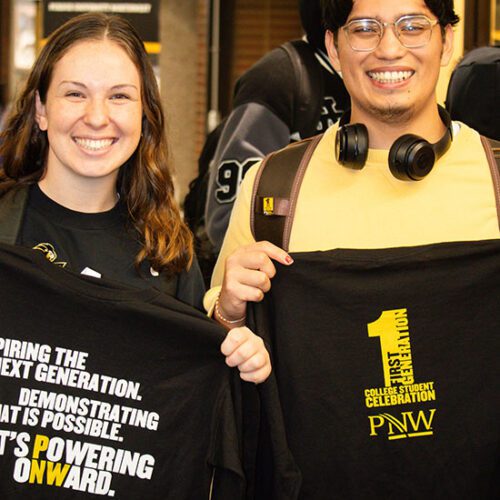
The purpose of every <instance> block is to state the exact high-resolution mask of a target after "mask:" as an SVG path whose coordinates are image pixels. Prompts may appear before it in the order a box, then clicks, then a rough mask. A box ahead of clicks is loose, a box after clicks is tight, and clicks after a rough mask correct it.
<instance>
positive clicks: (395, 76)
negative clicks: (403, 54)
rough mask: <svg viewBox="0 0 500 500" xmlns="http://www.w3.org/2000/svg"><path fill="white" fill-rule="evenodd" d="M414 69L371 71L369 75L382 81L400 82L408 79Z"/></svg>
mask: <svg viewBox="0 0 500 500" xmlns="http://www.w3.org/2000/svg"><path fill="white" fill-rule="evenodd" d="M412 74H413V71H378V72H375V71H370V72H369V73H368V76H369V77H370V78H372V79H373V80H376V81H377V82H380V83H398V82H402V81H404V80H408V78H410V76H411V75H412Z"/></svg>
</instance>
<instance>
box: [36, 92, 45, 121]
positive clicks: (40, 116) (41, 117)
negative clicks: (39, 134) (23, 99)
mask: <svg viewBox="0 0 500 500" xmlns="http://www.w3.org/2000/svg"><path fill="white" fill-rule="evenodd" d="M35 120H36V122H37V123H38V128H39V129H40V130H47V127H48V122H47V113H46V110H45V105H44V104H42V100H41V99H40V94H39V93H38V90H37V91H36V96H35Z"/></svg>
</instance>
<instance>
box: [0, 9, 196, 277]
mask: <svg viewBox="0 0 500 500" xmlns="http://www.w3.org/2000/svg"><path fill="white" fill-rule="evenodd" d="M85 40H111V41H113V42H115V43H117V44H118V45H119V46H120V47H121V48H123V49H124V50H125V52H126V53H127V54H128V56H129V57H130V59H131V60H132V62H133V63H134V64H135V66H136V67H137V69H138V71H139V75H140V78H141V98H142V105H143V119H142V136H141V139H140V142H139V145H138V146H137V149H136V150H135V152H134V154H133V155H132V156H131V157H130V158H129V159H128V160H127V162H126V163H125V164H124V165H122V167H121V168H120V173H119V176H118V185H117V189H118V192H119V193H120V197H121V199H122V200H124V202H125V203H126V206H127V208H128V213H129V216H130V222H131V224H132V226H133V227H134V228H135V229H136V230H137V232H138V234H139V236H140V241H141V244H142V248H141V250H140V252H139V254H138V255H137V256H136V264H137V265H139V263H140V262H142V261H143V260H144V259H147V260H148V261H149V262H150V263H151V265H152V267H153V268H154V269H156V270H158V271H160V270H161V271H164V272H166V273H167V274H174V273H178V272H180V271H182V270H184V269H186V268H189V266H190V265H191V262H192V259H193V249H192V248H193V245H192V235H191V233H190V231H189V229H188V228H187V226H186V225H185V224H184V222H183V221H182V218H181V216H180V213H179V209H178V206H177V204H176V202H175V200H174V186H173V181H172V176H171V173H170V170H169V162H168V148H167V141H166V136H165V118H164V114H163V110H162V106H161V101H160V94H159V91H158V85H157V83H156V78H155V75H154V72H153V68H152V67H151V63H150V62H149V59H148V56H147V53H146V50H145V48H144V44H143V43H142V41H141V39H140V37H139V35H138V34H137V32H136V30H135V29H134V28H133V27H132V25H131V24H130V23H129V22H128V21H127V20H125V19H123V18H121V17H118V16H110V15H106V14H101V13H95V14H94V13H92V14H82V15H80V16H77V17H74V18H72V19H71V20H69V21H68V22H66V23H65V24H64V25H62V26H61V27H60V28H58V29H57V30H56V31H55V32H54V33H53V34H52V35H51V37H50V38H49V40H48V42H47V44H46V45H45V46H44V47H43V49H42V51H41V52H40V54H39V56H38V58H37V60H36V62H35V64H34V65H33V68H32V70H31V72H30V75H29V77H28V79H27V82H26V84H25V87H24V89H23V91H22V93H21V94H20V96H19V98H18V99H17V101H16V103H15V105H14V108H13V110H12V112H11V115H10V117H9V118H8V120H7V123H6V126H5V129H4V131H3V133H2V135H1V136H0V158H2V167H1V168H0V194H1V193H3V192H5V191H7V190H9V189H11V188H13V187H15V186H19V185H27V184H33V183H36V182H38V181H39V180H40V179H42V178H43V176H44V174H45V170H46V158H47V153H48V140H47V134H46V133H45V132H42V131H41V130H40V129H39V128H38V125H37V123H36V120H35V97H36V93H37V92H38V93H39V95H40V100H41V101H42V103H45V101H46V97H47V90H48V88H49V85H50V81H51V77H52V72H53V69H54V66H55V64H56V63H57V61H59V59H61V57H62V56H63V55H64V54H65V53H66V52H67V51H68V50H69V49H70V48H71V47H72V46H73V45H74V44H76V43H78V42H82V41H85Z"/></svg>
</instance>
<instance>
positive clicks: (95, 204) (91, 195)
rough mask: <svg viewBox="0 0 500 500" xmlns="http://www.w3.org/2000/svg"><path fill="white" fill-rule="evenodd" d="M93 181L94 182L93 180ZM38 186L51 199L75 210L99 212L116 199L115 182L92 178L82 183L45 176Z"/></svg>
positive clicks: (109, 207)
mask: <svg viewBox="0 0 500 500" xmlns="http://www.w3.org/2000/svg"><path fill="white" fill-rule="evenodd" d="M93 181H94V182H93ZM38 186H39V187H40V189H41V190H42V191H43V193H44V194H45V195H47V196H48V197H49V198H50V199H51V200H53V201H55V202H56V203H59V205H62V206H63V207H66V208H69V209H70V210H74V211H76V212H83V213H100V212H106V211H108V210H111V209H112V208H113V207H114V206H115V205H116V203H117V201H118V198H119V196H118V193H117V192H116V185H115V182H113V183H109V182H107V183H103V182H102V179H92V180H89V182H87V183H85V184H84V185H82V183H74V184H73V183H71V182H57V181H54V180H53V179H51V178H50V176H45V177H44V178H43V179H41V180H40V181H39V182H38Z"/></svg>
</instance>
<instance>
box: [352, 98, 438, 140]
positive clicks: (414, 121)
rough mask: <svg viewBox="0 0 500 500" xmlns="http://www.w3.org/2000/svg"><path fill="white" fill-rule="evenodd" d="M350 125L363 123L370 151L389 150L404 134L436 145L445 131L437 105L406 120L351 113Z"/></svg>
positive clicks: (354, 111)
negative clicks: (366, 130)
mask: <svg viewBox="0 0 500 500" xmlns="http://www.w3.org/2000/svg"><path fill="white" fill-rule="evenodd" d="M350 121H351V123H363V124H364V125H365V126H366V128H367V129H368V135H369V142H370V148H371V149H390V147H391V146H392V144H393V143H394V142H395V141H396V140H397V139H398V138H399V137H401V136H402V135H404V134H414V135H418V136H420V137H422V138H424V139H426V140H427V141H429V142H430V143H436V142H438V141H439V139H441V137H442V136H443V135H444V133H445V131H446V126H445V125H444V123H443V121H442V120H441V118H440V116H439V111H438V107H437V104H436V105H433V106H430V107H428V108H427V109H426V110H424V111H422V112H420V113H419V114H413V115H412V116H410V117H409V118H408V119H407V120H398V119H394V120H391V119H390V118H388V117H386V118H384V119H382V118H379V117H377V116H373V115H372V114H370V115H368V114H365V113H359V112H356V110H355V109H353V111H352V115H351V120H350Z"/></svg>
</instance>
